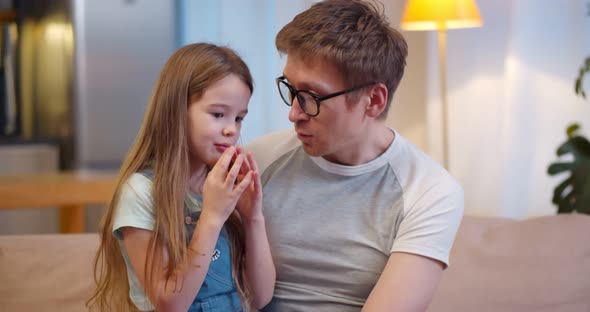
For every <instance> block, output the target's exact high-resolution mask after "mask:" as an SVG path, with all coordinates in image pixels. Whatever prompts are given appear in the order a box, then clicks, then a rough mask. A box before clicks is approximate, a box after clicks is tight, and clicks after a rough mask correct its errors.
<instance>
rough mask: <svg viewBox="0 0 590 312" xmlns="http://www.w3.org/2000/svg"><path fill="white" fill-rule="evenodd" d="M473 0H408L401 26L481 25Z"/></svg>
mask: <svg viewBox="0 0 590 312" xmlns="http://www.w3.org/2000/svg"><path fill="white" fill-rule="evenodd" d="M481 24H482V21H481V16H480V15H479V10H478V9H477V5H476V4H475V1H474V0H408V1H407V2H406V8H405V10H404V15H403V17H402V22H401V27H402V29H405V30H433V29H452V28H470V27H479V26H481Z"/></svg>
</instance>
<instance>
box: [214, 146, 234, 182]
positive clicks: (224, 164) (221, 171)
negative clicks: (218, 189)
mask: <svg viewBox="0 0 590 312" xmlns="http://www.w3.org/2000/svg"><path fill="white" fill-rule="evenodd" d="M235 152H236V148H235V147H233V146H230V147H228V148H227V149H226V150H225V151H223V153H222V154H221V157H219V159H218V160H217V163H216V164H215V166H213V169H211V173H213V174H214V175H215V176H216V177H219V178H222V179H223V178H225V175H226V173H227V170H228V168H229V164H230V162H231V160H232V158H233V157H234V154H235Z"/></svg>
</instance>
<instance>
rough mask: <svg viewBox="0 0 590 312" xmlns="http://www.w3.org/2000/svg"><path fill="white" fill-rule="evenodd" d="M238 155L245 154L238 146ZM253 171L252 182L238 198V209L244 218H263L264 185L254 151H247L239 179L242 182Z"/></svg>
mask: <svg viewBox="0 0 590 312" xmlns="http://www.w3.org/2000/svg"><path fill="white" fill-rule="evenodd" d="M238 155H243V153H242V151H241V149H240V148H238ZM250 172H252V178H251V182H250V183H248V187H247V188H246V190H245V191H244V192H243V193H242V196H241V197H240V199H239V200H238V205H237V207H236V209H237V210H238V213H239V214H240V216H241V217H242V220H244V221H249V220H253V219H257V218H262V187H261V183H260V175H259V174H258V166H257V165H256V161H254V157H252V153H250V152H248V153H246V160H245V161H244V164H242V170H240V174H239V175H238V181H240V183H242V182H243V181H244V180H245V179H246V178H247V175H248V174H249V173H250Z"/></svg>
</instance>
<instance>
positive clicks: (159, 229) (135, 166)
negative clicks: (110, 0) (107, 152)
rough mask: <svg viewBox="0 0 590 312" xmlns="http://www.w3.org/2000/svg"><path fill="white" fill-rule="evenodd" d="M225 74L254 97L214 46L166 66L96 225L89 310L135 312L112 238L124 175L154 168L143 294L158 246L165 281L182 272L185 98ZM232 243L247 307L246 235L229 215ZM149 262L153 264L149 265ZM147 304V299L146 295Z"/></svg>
mask: <svg viewBox="0 0 590 312" xmlns="http://www.w3.org/2000/svg"><path fill="white" fill-rule="evenodd" d="M229 74H234V75H236V76H238V77H239V78H240V79H241V80H242V81H243V82H244V83H245V84H246V85H247V86H248V87H249V88H250V93H252V91H253V89H254V88H253V82H252V76H251V74H250V71H249V69H248V67H247V65H246V64H245V63H244V62H243V61H242V59H241V58H240V57H239V56H238V55H237V54H236V53H235V52H234V51H233V50H231V49H229V48H226V47H221V46H216V45H213V44H206V43H197V44H190V45H187V46H185V47H182V48H180V49H179V50H177V51H176V52H175V53H174V54H173V55H172V56H171V57H170V59H169V60H168V61H167V62H166V64H165V65H164V68H163V69H162V71H161V73H160V76H159V78H158V81H157V82H156V84H155V87H154V91H153V94H152V98H151V100H150V103H149V107H148V109H147V112H146V114H145V117H144V121H143V124H142V126H141V129H140V131H139V134H138V135H137V138H136V140H135V142H134V144H133V146H132V147H131V149H130V151H129V154H128V155H127V157H126V159H125V161H124V163H123V165H122V166H121V170H120V172H119V180H118V184H117V188H116V191H115V193H114V195H113V199H112V201H111V202H110V204H109V206H108V210H107V212H106V214H105V216H104V217H103V219H102V221H101V224H100V230H99V234H100V240H101V241H100V247H99V249H98V252H97V254H96V259H95V263H94V279H95V282H96V284H97V287H96V289H95V291H94V293H93V295H92V297H91V298H90V299H89V300H88V301H87V303H86V304H87V306H89V307H90V308H91V309H97V310H99V311H136V310H137V308H136V307H135V306H134V304H133V303H132V302H131V300H130V298H129V283H128V280H127V271H126V268H125V262H124V260H123V256H122V254H121V250H120V247H119V245H118V242H117V239H116V238H115V237H114V236H113V233H112V227H113V216H114V214H115V212H116V209H117V205H118V202H119V196H120V192H121V187H122V186H123V184H124V183H126V182H127V180H128V179H129V177H130V176H131V175H132V174H133V173H135V172H139V171H142V170H145V169H148V168H151V169H153V172H154V179H153V193H152V194H153V200H154V207H155V209H154V210H155V218H156V220H155V226H154V229H153V232H154V236H153V238H152V240H151V241H150V245H149V248H148V250H147V251H146V255H147V260H148V261H146V266H145V268H144V269H145V272H146V287H145V288H146V289H153V288H152V287H151V286H152V285H154V284H153V283H155V282H156V281H155V275H154V274H155V273H154V272H155V270H154V266H153V264H154V263H158V262H160V261H161V255H162V248H164V247H165V248H166V249H167V251H168V254H169V260H168V267H167V276H168V278H171V275H172V273H173V272H174V270H175V269H182V267H183V259H185V257H186V255H187V244H188V242H187V239H186V231H185V227H184V226H183V224H184V200H185V197H186V195H187V191H188V178H189V174H190V166H189V151H188V145H187V110H188V104H189V99H199V98H201V97H202V96H203V94H204V92H205V90H206V89H207V88H208V87H209V86H211V85H212V84H213V83H215V82H217V81H219V80H221V79H222V78H224V77H225V76H227V75H229ZM225 229H226V230H227V232H228V235H229V238H230V242H231V243H230V247H231V253H232V266H233V272H234V280H235V282H236V286H237V289H238V293H239V294H240V297H241V298H242V301H243V304H245V305H246V306H250V302H251V294H250V291H249V289H248V287H247V285H246V279H245V270H244V267H245V257H244V253H245V252H244V234H243V229H242V225H241V221H240V220H239V218H238V216H237V215H236V213H235V212H234V213H233V214H232V215H231V216H230V218H229V219H228V220H227V221H226V224H225ZM149 264H151V266H149ZM152 298H153V297H152Z"/></svg>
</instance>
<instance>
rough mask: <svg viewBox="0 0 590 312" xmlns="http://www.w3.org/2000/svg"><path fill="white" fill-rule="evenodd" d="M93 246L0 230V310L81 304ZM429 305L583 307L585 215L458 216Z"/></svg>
mask: <svg viewBox="0 0 590 312" xmlns="http://www.w3.org/2000/svg"><path fill="white" fill-rule="evenodd" d="M97 246H98V236H97V235H96V234H55V235H22V236H20V235H19V236H0V311H3V312H11V311H60V312H69V311H72V312H73V311H85V310H86V308H85V306H84V301H85V300H86V299H87V298H88V296H89V294H90V292H91V289H92V287H93V279H92V264H93V259H94V253H95V251H96V248H97ZM429 311H435V312H438V311H443V312H444V311H454V312H455V311H519V312H526V311H535V312H543V311H547V312H549V311H551V312H555V311H564V312H567V311H590V216H586V215H576V214H573V215H557V216H547V217H538V218H533V219H528V220H524V221H516V220H510V219H502V218H483V217H465V218H464V219H463V222H462V224H461V227H460V229H459V232H458V235H457V239H456V241H455V245H454V247H453V250H452V252H451V264H450V266H449V268H448V269H447V270H446V271H445V273H444V274H443V277H442V280H441V282H440V285H439V287H438V290H437V293H436V295H435V297H434V299H433V302H432V304H431V306H430V308H429Z"/></svg>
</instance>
